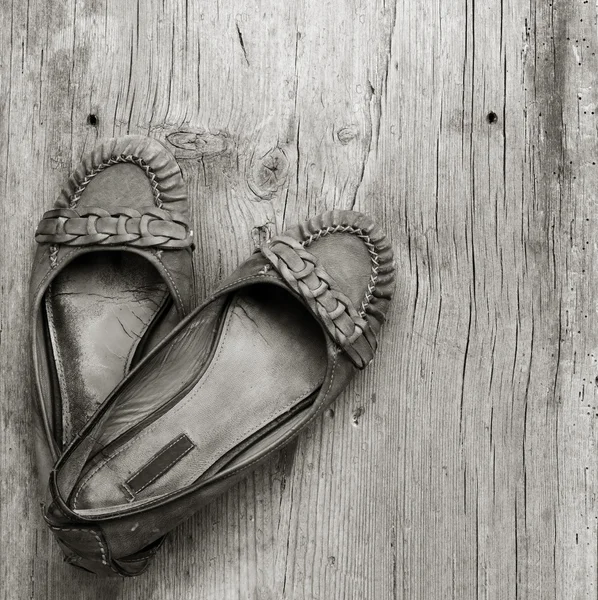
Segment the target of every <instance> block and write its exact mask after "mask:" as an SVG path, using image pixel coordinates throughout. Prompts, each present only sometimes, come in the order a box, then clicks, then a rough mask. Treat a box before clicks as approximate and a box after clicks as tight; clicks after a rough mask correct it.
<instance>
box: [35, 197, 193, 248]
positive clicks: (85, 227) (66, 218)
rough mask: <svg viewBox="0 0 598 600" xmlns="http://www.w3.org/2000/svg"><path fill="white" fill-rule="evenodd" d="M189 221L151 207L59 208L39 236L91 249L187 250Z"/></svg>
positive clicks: (47, 218) (40, 240)
mask: <svg viewBox="0 0 598 600" xmlns="http://www.w3.org/2000/svg"><path fill="white" fill-rule="evenodd" d="M192 236H193V232H192V231H191V230H190V229H189V221H188V220H187V218H186V217H184V216H182V215H180V214H178V213H175V212H172V211H167V210H163V209H161V208H157V207H155V206H148V207H144V208H141V209H139V210H135V209H133V208H117V209H113V210H112V212H108V211H107V210H105V209H103V208H97V207H85V208H83V207H82V208H78V209H73V208H57V209H54V210H50V211H48V212H46V213H45V214H44V216H43V217H42V220H41V221H40V223H39V225H38V227H37V230H36V232H35V241H36V242H38V243H40V244H64V245H66V246H90V245H95V244H99V245H105V246H112V245H116V244H125V245H129V246H137V247H141V248H148V247H155V248H164V249H176V248H186V247H188V246H191V245H192V243H193V237H192Z"/></svg>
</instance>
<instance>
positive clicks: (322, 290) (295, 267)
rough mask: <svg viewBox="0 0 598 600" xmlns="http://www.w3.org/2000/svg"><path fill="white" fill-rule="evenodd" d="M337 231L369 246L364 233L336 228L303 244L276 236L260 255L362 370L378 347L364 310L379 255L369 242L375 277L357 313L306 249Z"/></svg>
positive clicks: (347, 298) (347, 228)
mask: <svg viewBox="0 0 598 600" xmlns="http://www.w3.org/2000/svg"><path fill="white" fill-rule="evenodd" d="M337 232H343V233H347V232H348V233H355V234H356V235H358V236H359V237H360V238H361V239H363V240H364V243H366V239H367V235H366V234H365V233H363V232H362V231H361V230H358V229H355V228H353V227H349V226H336V227H328V228H325V229H322V230H320V231H318V232H317V233H315V234H313V235H311V236H309V237H308V238H307V239H305V240H304V241H303V242H298V241H297V240H295V239H294V238H292V237H290V236H287V235H280V236H276V237H274V238H273V239H272V240H271V241H270V242H269V243H267V244H265V245H264V246H262V248H261V252H262V254H263V255H264V256H265V257H266V258H267V259H268V261H269V262H270V263H271V264H272V266H273V267H274V268H275V269H276V271H278V273H280V275H281V276H282V277H283V279H284V280H285V282H286V283H287V284H288V285H289V287H291V288H292V289H293V290H294V291H295V292H297V293H298V294H299V295H301V296H302V297H303V298H304V299H305V301H306V302H307V304H308V306H309V307H310V308H311V309H312V311H313V312H314V313H315V314H316V315H318V316H319V317H320V319H321V320H322V322H323V324H324V326H325V327H326V329H327V331H328V333H329V334H330V335H331V337H332V339H333V340H334V341H335V342H336V343H337V344H338V345H339V346H340V347H341V348H342V349H343V350H344V351H345V352H346V353H347V354H348V355H349V358H350V359H351V360H352V361H353V363H354V364H355V365H356V366H357V367H358V368H363V367H365V366H366V365H367V364H368V363H369V362H370V361H371V359H372V358H373V356H374V352H375V350H376V345H377V343H376V336H375V334H374V332H373V331H372V329H371V327H370V325H369V323H368V321H367V320H366V318H365V308H366V306H367V305H368V303H369V301H370V300H371V298H372V296H373V292H374V288H375V285H376V278H377V273H378V260H377V253H376V249H375V247H374V245H373V244H371V242H369V239H367V243H366V246H368V251H369V252H370V257H371V260H372V275H371V277H370V282H369V284H368V288H367V292H366V296H365V298H364V300H363V302H362V304H361V310H360V311H358V310H357V309H356V308H355V306H354V305H353V302H352V301H351V299H350V298H349V297H348V296H347V295H346V294H344V293H343V292H342V291H341V289H340V288H339V286H338V284H337V283H336V281H335V280H334V279H333V278H332V277H331V276H330V274H329V273H328V272H327V271H326V269H325V268H324V267H323V266H322V265H321V264H320V261H319V260H318V259H317V258H316V257H315V256H314V255H313V254H311V253H310V252H308V251H307V250H306V249H305V247H306V246H309V245H310V244H311V243H312V242H314V241H315V240H317V239H319V238H320V237H322V236H324V235H329V234H331V233H337ZM368 244H369V245H368Z"/></svg>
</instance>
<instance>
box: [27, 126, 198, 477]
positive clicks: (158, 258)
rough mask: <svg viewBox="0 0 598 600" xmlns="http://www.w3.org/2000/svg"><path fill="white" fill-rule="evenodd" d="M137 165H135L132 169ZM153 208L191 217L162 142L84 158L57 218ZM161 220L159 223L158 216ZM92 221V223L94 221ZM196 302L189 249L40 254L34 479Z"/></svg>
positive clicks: (48, 250)
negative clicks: (93, 210)
mask: <svg viewBox="0 0 598 600" xmlns="http://www.w3.org/2000/svg"><path fill="white" fill-rule="evenodd" d="M131 161H137V162H131ZM148 205H155V206H156V207H158V206H159V207H160V208H159V209H158V208H157V209H156V210H158V211H163V212H165V213H166V212H167V211H173V212H175V211H176V213H177V214H182V215H187V216H188V204H187V200H186V190H185V186H184V183H183V180H182V176H181V173H180V170H179V168H178V165H177V164H176V161H175V160H174V158H173V157H172V156H171V155H170V153H169V152H168V151H167V150H166V149H165V148H164V147H163V146H162V145H161V144H160V143H159V142H157V141H155V140H150V139H148V138H143V137H141V136H127V137H124V138H116V139H112V140H107V141H106V142H104V143H102V144H100V145H99V146H98V147H97V148H96V149H95V150H94V151H93V152H91V153H89V154H88V155H85V156H84V157H83V158H82V161H81V164H80V165H79V166H78V167H77V169H76V170H75V172H74V173H73V175H72V176H71V178H70V179H69V181H68V183H67V185H66V187H65V189H64V190H63V191H62V192H61V194H60V195H59V197H58V200H57V201H56V203H55V208H57V209H62V210H65V209H68V208H69V207H70V208H76V209H77V210H79V211H81V212H84V211H85V210H87V208H88V207H101V208H102V209H106V210H108V211H113V212H114V211H118V210H124V211H126V210H136V209H138V208H141V207H147V206H148ZM157 214H160V213H159V212H158V213H157ZM95 218H96V217H93V218H92V221H93V220H94V219H95ZM193 303H194V298H193V273H192V262H191V252H190V249H188V248H187V249H184V250H179V249H176V250H158V251H157V250H154V249H144V248H142V247H132V246H130V245H127V244H126V243H123V244H112V245H110V246H103V245H102V244H101V243H98V244H88V245H86V246H82V247H68V246H66V245H62V244H48V243H42V244H40V245H38V247H37V251H36V255H35V259H34V265H33V270H32V276H31V311H32V324H33V332H32V349H33V375H34V382H35V392H36V401H37V403H36V407H37V411H36V419H35V440H36V454H37V458H38V472H39V477H40V480H41V481H42V483H45V482H47V480H48V474H49V471H50V468H51V465H52V463H53V462H54V461H55V460H56V458H58V455H59V453H60V451H61V450H62V449H63V448H64V447H65V446H66V445H67V444H68V442H70V441H71V439H72V438H73V437H74V435H75V434H76V433H77V432H78V431H79V430H80V429H81V427H82V426H83V425H84V423H85V422H86V421H87V419H88V418H89V417H90V416H91V414H93V412H94V411H95V409H96V408H97V407H98V406H99V405H100V404H101V402H102V401H103V400H104V399H105V398H106V396H107V395H108V393H109V392H110V391H111V389H112V388H113V387H114V386H115V385H116V384H117V383H118V382H119V381H120V380H121V379H122V377H123V376H124V375H125V374H126V373H127V372H128V371H129V370H130V368H131V366H132V365H133V364H134V363H135V362H136V361H138V360H139V359H140V357H141V356H142V355H143V354H145V353H147V352H149V351H150V350H151V348H153V347H154V346H155V345H156V344H157V343H158V341H160V340H161V339H162V338H163V337H164V336H165V335H167V334H168V333H170V331H171V330H172V329H173V327H174V326H175V325H176V323H178V322H179V321H180V319H181V318H183V317H184V316H185V315H186V314H187V313H188V312H189V310H190V308H191V306H192V305H193Z"/></svg>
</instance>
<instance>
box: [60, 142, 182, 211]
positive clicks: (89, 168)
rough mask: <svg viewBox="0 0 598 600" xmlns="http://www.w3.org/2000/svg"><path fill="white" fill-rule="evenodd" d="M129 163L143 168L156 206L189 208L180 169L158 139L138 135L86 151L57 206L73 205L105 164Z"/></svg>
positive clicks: (170, 208)
mask: <svg viewBox="0 0 598 600" xmlns="http://www.w3.org/2000/svg"><path fill="white" fill-rule="evenodd" d="M127 162H128V163H132V164H136V165H137V166H139V167H140V168H141V169H142V170H144V171H145V173H146V175H147V177H148V179H150V182H151V185H152V191H153V194H154V201H155V204H156V206H157V207H158V208H164V209H167V210H176V211H177V212H180V213H184V214H186V213H187V212H188V206H187V195H186V191H185V186H184V183H183V177H182V175H181V170H180V168H179V166H178V164H177V162H176V160H174V157H173V156H172V155H171V154H170V153H169V152H168V151H167V150H166V148H165V147H164V146H163V145H162V144H161V143H160V142H158V141H157V140H154V139H152V138H147V137H143V136H138V135H128V136H123V137H118V138H111V139H108V140H106V141H104V142H102V143H101V144H99V145H98V146H96V147H95V148H94V149H93V150H92V151H91V152H88V153H87V154H85V155H84V156H83V157H82V159H81V161H80V163H79V165H78V166H77V168H76V169H75V171H73V173H72V175H71V176H70V178H69V180H68V182H67V184H66V186H65V187H64V188H63V189H62V192H61V193H60V195H59V197H58V199H57V200H56V203H55V206H56V208H75V207H76V206H77V202H78V201H79V198H80V197H81V194H82V193H83V191H84V190H85V188H86V187H87V185H88V184H89V182H90V181H91V180H92V179H93V178H94V177H95V176H96V175H98V174H99V173H101V172H102V171H104V170H105V169H106V168H108V167H110V166H112V165H114V164H118V163H127Z"/></svg>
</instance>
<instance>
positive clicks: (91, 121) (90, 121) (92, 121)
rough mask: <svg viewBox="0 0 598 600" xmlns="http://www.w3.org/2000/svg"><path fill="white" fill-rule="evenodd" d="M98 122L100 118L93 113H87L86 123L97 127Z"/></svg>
mask: <svg viewBox="0 0 598 600" xmlns="http://www.w3.org/2000/svg"><path fill="white" fill-rule="evenodd" d="M99 122H100V120H99V119H98V117H97V115H94V114H93V113H90V114H89V115H87V124H88V125H91V126H92V127H97V126H98V123H99Z"/></svg>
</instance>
